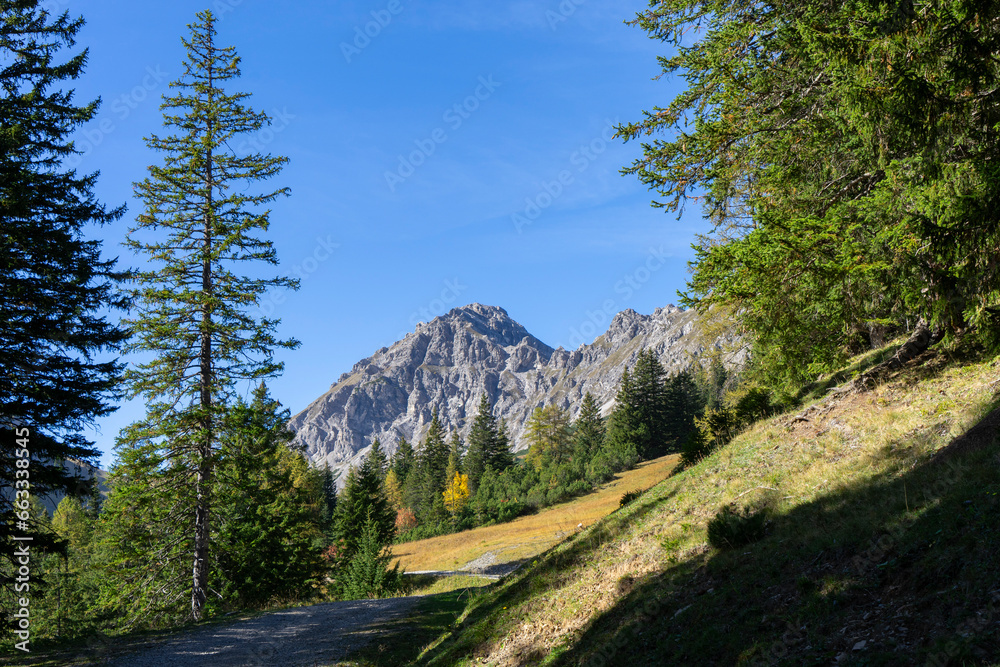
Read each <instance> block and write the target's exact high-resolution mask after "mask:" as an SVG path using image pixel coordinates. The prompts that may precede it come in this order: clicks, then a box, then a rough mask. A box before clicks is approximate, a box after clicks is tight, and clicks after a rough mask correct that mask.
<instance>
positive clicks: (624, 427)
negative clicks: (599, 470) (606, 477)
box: [602, 368, 650, 472]
mask: <svg viewBox="0 0 1000 667" xmlns="http://www.w3.org/2000/svg"><path fill="white" fill-rule="evenodd" d="M637 402H638V401H637V400H636V388H635V385H634V383H633V382H632V374H631V373H630V372H629V370H628V369H627V368H626V369H625V370H624V371H623V372H622V379H621V382H620V383H619V385H618V394H617V396H616V397H615V409H614V411H613V412H612V413H611V417H610V418H609V419H608V430H607V435H606V436H605V440H604V446H603V448H602V454H603V455H604V458H605V459H607V461H608V464H609V465H610V467H611V471H612V472H618V471H620V470H624V469H626V468H629V467H631V466H632V465H634V464H635V462H636V461H638V460H639V458H640V454H639V451H640V447H641V446H642V445H643V444H644V443H646V442H648V441H649V438H650V434H649V424H647V423H644V422H643V419H642V414H641V412H640V410H639V408H638V406H637Z"/></svg>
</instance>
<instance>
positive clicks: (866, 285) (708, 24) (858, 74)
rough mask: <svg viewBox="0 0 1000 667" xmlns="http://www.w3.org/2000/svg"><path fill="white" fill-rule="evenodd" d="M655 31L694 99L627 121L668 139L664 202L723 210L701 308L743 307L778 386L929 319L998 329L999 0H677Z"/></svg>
mask: <svg viewBox="0 0 1000 667" xmlns="http://www.w3.org/2000/svg"><path fill="white" fill-rule="evenodd" d="M636 24H637V25H639V26H640V27H641V28H643V29H644V30H646V31H647V32H648V33H649V35H650V37H652V38H654V39H658V40H663V41H665V42H666V43H667V44H668V46H669V47H670V48H671V50H673V51H674V55H673V56H671V57H665V58H663V59H661V61H660V62H661V64H662V66H663V69H664V73H665V74H668V75H669V74H680V75H681V76H682V77H683V80H684V82H685V84H686V89H685V90H683V91H682V92H681V93H680V94H678V95H677V96H676V97H674V99H673V100H672V101H670V102H669V103H668V104H667V105H666V106H665V107H660V106H657V107H655V108H654V109H653V110H652V111H650V112H647V113H646V114H645V117H644V119H642V120H641V121H639V122H635V123H632V124H628V125H626V126H623V127H622V128H620V131H621V134H622V136H624V137H626V138H627V139H638V138H640V137H647V136H649V135H660V136H659V137H657V138H654V139H650V140H644V143H643V156H642V157H641V158H639V159H638V160H636V161H635V162H634V163H633V165H632V166H631V167H629V168H628V169H626V172H627V173H634V174H636V175H637V176H638V177H639V178H640V180H642V181H643V182H644V183H646V184H647V185H648V186H649V187H650V188H652V189H655V190H657V191H658V193H659V195H660V199H659V201H657V202H655V203H654V204H655V205H656V206H665V207H667V208H668V209H669V210H674V211H678V210H680V209H681V208H682V207H683V205H684V204H685V202H686V201H688V200H690V199H691V198H692V196H693V197H696V198H697V199H698V200H699V201H700V202H702V203H703V204H704V207H705V208H704V211H705V214H706V215H707V216H708V217H709V218H710V220H711V221H712V223H713V230H712V232H711V233H710V234H709V235H707V236H704V237H701V238H699V239H698V242H697V244H696V260H695V262H694V263H693V269H694V270H693V275H692V278H691V281H690V283H689V291H688V292H687V293H686V294H685V295H684V299H683V301H684V303H685V304H688V305H696V306H698V307H700V308H702V309H707V308H708V307H710V306H712V305H714V304H719V305H723V306H725V307H726V308H727V309H729V310H731V311H732V312H734V313H736V316H737V318H738V320H739V322H740V324H741V325H742V326H743V327H744V328H745V329H746V330H747V331H748V332H749V334H750V337H751V338H752V340H753V342H754V351H753V358H754V359H755V362H754V368H755V369H756V370H757V372H758V373H760V374H761V375H762V376H763V378H764V379H765V380H767V381H768V382H773V383H778V382H787V381H794V382H799V381H802V380H804V379H807V378H810V377H812V376H814V374H815V373H816V372H818V371H822V370H825V369H829V368H831V367H832V366H834V365H835V364H838V363H840V362H841V361H842V360H843V358H844V357H845V356H846V355H847V354H849V353H852V352H856V351H858V350H859V349H864V348H865V347H869V346H871V345H877V344H880V341H882V340H883V339H884V337H885V333H886V332H887V331H889V332H892V331H894V330H895V331H902V330H904V329H905V328H906V327H907V326H908V325H911V324H913V323H914V322H918V323H921V324H925V323H926V324H929V326H930V328H938V329H939V330H941V331H944V332H947V331H958V330H961V329H963V328H964V327H966V326H967V325H969V324H974V325H978V326H979V327H980V329H981V330H986V331H989V330H995V329H996V325H997V324H998V322H1000V318H998V314H1000V264H998V263H997V262H996V261H995V257H996V255H997V252H998V250H1000V207H998V206H997V205H996V204H997V202H998V200H1000V172H998V170H997V169H995V168H994V167H993V166H992V165H994V164H996V162H997V158H998V146H1000V142H998V141H997V139H998V129H997V128H998V127H1000V94H998V93H997V81H998V80H1000V63H998V62H997V59H996V58H995V57H994V54H996V53H997V52H998V50H1000V8H998V6H997V5H996V4H995V3H981V2H976V1H974V0H955V1H954V2H934V1H931V0H914V1H913V2H907V3H874V4H873V3H828V2H818V1H816V0H805V1H803V2H779V3H765V4H761V3H744V2H729V1H717V0H676V1H674V0H671V1H670V2H656V3H650V8H649V9H648V10H647V11H645V12H643V13H642V14H641V15H640V16H639V17H638V19H637V21H636ZM917 332H918V333H919V334H920V335H919V336H918V337H917V338H915V340H914V342H915V345H914V346H913V347H911V348H910V349H911V350H919V349H921V348H922V347H926V345H927V341H929V340H930V339H931V336H930V335H929V332H927V327H926V326H921V325H919V324H918V326H917ZM907 354H910V352H907Z"/></svg>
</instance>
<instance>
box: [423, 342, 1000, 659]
mask: <svg viewBox="0 0 1000 667" xmlns="http://www.w3.org/2000/svg"><path fill="white" fill-rule="evenodd" d="M921 361H922V362H923V363H922V364H921V365H910V366H909V367H907V368H906V369H905V370H904V371H903V372H902V373H899V374H897V375H896V376H895V377H894V378H892V379H890V380H889V381H888V382H886V383H885V384H883V385H882V386H880V387H877V388H876V389H874V390H873V391H871V392H867V393H864V394H851V395H847V396H840V397H838V398H834V399H825V400H823V401H821V402H819V403H816V404H815V405H813V406H810V408H809V409H807V410H806V411H805V412H801V411H800V412H799V415H785V416H780V417H777V418H774V419H771V420H768V421H766V422H763V423H761V424H758V425H757V426H755V427H753V428H752V429H750V430H749V431H747V432H746V433H744V434H743V435H741V436H739V437H738V438H736V439H735V440H734V441H733V442H732V443H731V444H730V445H728V446H727V447H725V448H723V449H722V450H721V451H719V452H716V453H715V454H713V455H712V456H709V457H708V458H707V459H705V460H703V461H702V462H700V463H699V464H697V465H696V466H693V467H692V468H690V469H688V470H686V471H685V472H683V473H681V474H679V475H676V476H673V477H670V478H669V479H666V480H665V481H664V482H663V483H661V484H659V485H657V486H656V487H655V488H653V489H651V490H650V492H649V493H646V494H645V495H644V496H643V497H642V498H640V499H639V500H638V501H636V502H635V503H633V504H632V505H630V506H629V507H627V508H625V509H623V510H622V511H621V512H617V513H615V514H614V515H612V516H608V517H607V518H606V519H604V520H603V521H600V522H598V523H597V525H595V526H593V527H591V528H589V529H588V530H585V531H583V532H582V533H580V534H578V535H574V536H573V537H572V539H570V540H567V541H566V543H565V544H563V545H561V546H559V547H558V548H556V549H554V550H553V551H552V552H550V553H549V554H547V555H546V556H545V557H544V558H540V559H539V560H538V562H537V564H533V565H532V566H531V567H529V568H528V569H527V570H526V571H524V572H522V573H520V574H518V575H516V576H515V577H513V578H511V579H510V580H508V581H505V583H503V584H502V585H500V586H498V587H495V588H493V589H489V592H488V593H486V594H484V595H483V596H482V597H480V598H478V599H477V600H476V601H475V602H474V603H472V604H470V606H469V607H468V608H467V610H466V612H465V614H464V615H463V616H462V618H461V619H460V623H459V625H460V627H459V628H458V629H456V630H455V631H453V632H452V633H449V634H448V635H446V636H444V637H442V638H441V639H440V640H439V641H438V642H436V643H435V644H434V645H432V646H430V647H428V650H427V651H426V652H425V653H424V656H423V658H422V659H421V660H420V661H419V662H420V664H432V665H455V664H461V665H465V664H490V665H495V666H501V665H504V666H506V665H510V666H514V665H518V666H520V665H529V664H531V665H534V664H539V665H560V666H561V665H582V664H591V663H593V664H636V665H638V664H696V663H697V664H709V663H714V664H735V663H741V664H743V663H745V664H805V662H803V660H804V659H805V657H806V656H809V657H810V659H811V660H817V661H818V662H816V663H815V664H830V663H831V662H833V661H840V660H843V659H846V658H848V657H851V656H853V657H855V658H859V659H860V658H862V657H864V656H869V657H870V658H871V659H872V660H873V661H872V662H864V663H863V664H885V665H896V664H917V663H920V664H923V663H924V662H926V661H927V660H928V659H929V658H930V657H933V656H938V655H939V654H942V651H945V650H947V651H951V650H952V648H951V647H952V644H954V643H955V642H958V643H960V644H962V650H965V648H964V647H965V644H970V646H972V648H969V649H968V650H970V651H971V650H973V648H976V646H975V645H973V643H974V642H980V643H982V642H985V641H988V635H986V634H984V633H983V632H979V635H978V636H976V635H974V636H973V637H972V639H968V638H967V635H968V634H969V633H968V632H967V631H966V630H963V629H962V628H963V626H962V625H961V623H962V622H965V623H966V625H967V626H968V625H969V623H968V622H967V621H968V619H970V618H971V619H977V618H986V617H987V616H986V614H987V611H984V610H985V609H986V608H985V607H984V605H985V604H987V598H988V596H989V595H997V596H998V599H1000V575H998V574H997V570H998V567H997V565H998V563H997V562H995V561H997V553H996V546H997V544H998V543H1000V530H998V531H996V533H993V532H990V531H991V530H994V528H991V526H994V527H995V524H994V523H993V522H992V519H990V517H991V516H993V513H994V512H996V511H997V508H998V507H1000V505H998V503H1000V498H998V495H997V494H998V489H1000V471H998V469H997V465H996V463H997V462H1000V457H998V458H997V459H995V460H994V459H993V458H992V457H993V456H994V454H995V452H990V451H984V452H980V453H978V454H977V456H978V458H977V459H975V460H974V461H973V462H972V464H971V465H970V464H969V463H961V464H960V465H959V467H957V468H955V469H954V470H952V469H951V468H948V467H945V466H938V465H937V464H935V463H931V459H932V457H933V456H934V454H935V453H937V452H939V451H941V450H942V448H944V447H945V446H947V445H948V444H949V443H950V442H951V441H952V440H954V439H955V438H956V437H957V436H959V435H960V434H962V433H964V432H965V431H966V430H968V429H969V428H970V427H972V426H973V425H974V424H975V423H977V422H978V421H979V420H980V419H981V418H982V417H983V416H984V415H986V414H987V412H989V410H990V409H991V408H992V407H994V406H995V405H996V401H997V387H998V384H1000V381H997V380H996V377H997V370H998V368H1000V361H994V360H989V359H984V360H971V361H967V362H965V363H960V362H956V361H955V360H949V359H947V358H946V357H945V356H943V355H940V354H930V355H927V357H925V358H924V359H923V360H921ZM800 415H801V416H804V417H805V418H804V419H803V418H801V417H800ZM797 417H799V418H797ZM650 481H653V478H650ZM635 486H636V487H639V486H646V484H639V483H637V484H635ZM625 490H630V489H628V488H622V487H619V489H618V490H617V491H616V492H614V493H612V494H610V495H611V497H612V498H617V497H620V495H621V492H624V491H625ZM765 500H766V501H767V502H768V503H769V504H770V505H771V506H773V507H774V508H775V518H774V525H773V528H772V532H771V534H770V535H769V536H768V537H766V538H765V539H763V540H761V541H760V542H758V543H755V544H752V545H749V546H747V547H745V548H741V549H738V550H735V551H730V552H720V551H718V550H715V549H712V548H710V547H709V546H708V545H707V544H706V525H707V522H708V520H709V519H711V518H712V517H713V516H714V515H715V513H716V512H717V511H718V509H719V508H720V507H721V506H723V505H725V504H727V503H736V504H738V505H747V504H752V503H757V502H761V501H765ZM558 509H560V508H556V510H558ZM541 516H543V515H539V517H541ZM536 518H538V517H528V519H536ZM576 522H577V521H575V520H573V519H570V518H569V517H567V518H566V519H564V524H566V523H568V524H571V525H575V523H576ZM496 528H500V529H503V527H502V526H500V527H496ZM539 531H541V527H539ZM526 532H527V531H526ZM550 532H552V530H551V528H550ZM538 535H539V536H541V535H542V533H541V532H539V533H538ZM552 537H554V535H553V536H552ZM522 542H523V540H522ZM491 544H493V543H491V542H489V541H487V540H486V539H485V537H484V538H483V542H482V543H481V544H479V545H476V547H477V548H478V549H479V550H480V551H482V550H488V549H490V548H492V547H491ZM496 544H500V543H499V542H497V543H496ZM508 544H510V543H509V542H508ZM873 545H875V546H873ZM406 546H408V545H406ZM467 546H468V545H467ZM461 548H462V547H461V545H459V544H456V545H455V546H454V552H455V556H453V558H456V559H457V560H461V559H462V558H463V557H464V555H465V552H462V551H461ZM459 554H461V555H459ZM991 554H992V555H991ZM991 591H992V592H991ZM992 620H993V621H995V620H997V619H996V618H993V619H992ZM991 622H992V621H991ZM790 624H793V625H790ZM955 626H958V629H957V630H956V628H955ZM790 627H791V628H794V629H795V630H796V633H798V634H794V635H790V634H789V628H790ZM970 627H973V628H978V627H979V626H978V625H975V624H974V623H973V624H972V625H971V626H970ZM800 628H802V630H801V632H800V631H799V629H800ZM859 642H864V643H863V644H861V645H862V646H864V647H866V648H865V649H864V651H865V653H864V654H863V655H862V654H861V653H860V651H861V649H855V648H854V647H855V646H858V645H859ZM963 642H964V643H963ZM942 647H944V648H942ZM977 650H978V649H977ZM779 653H780V654H781V655H782V656H786V657H783V658H776V657H775V656H777V655H779ZM949 655H951V654H949ZM970 655H971V654H970ZM473 656H475V660H474V661H473V660H472V659H471V658H472V657H473ZM877 656H881V657H877ZM880 660H881V661H880ZM914 661H916V662H914ZM848 662H849V664H862V663H861V662H857V663H855V662H854V661H848ZM810 664H814V663H812V662H810ZM844 664H848V663H844ZM942 664H943V663H942ZM969 664H972V663H969ZM976 664H978V663H976Z"/></svg>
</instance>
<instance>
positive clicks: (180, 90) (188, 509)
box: [115, 11, 297, 619]
mask: <svg viewBox="0 0 1000 667" xmlns="http://www.w3.org/2000/svg"><path fill="white" fill-rule="evenodd" d="M197 18H198V20H197V22H196V23H195V24H193V25H191V26H190V27H191V36H190V38H189V39H185V40H183V43H184V46H185V48H186V51H187V58H186V60H185V62H184V71H183V74H182V75H181V78H180V79H179V80H177V81H175V82H173V83H171V84H170V86H171V89H172V90H173V91H174V94H173V95H171V96H168V97H165V98H164V101H163V103H162V105H161V108H162V109H163V112H164V123H165V125H166V127H167V129H168V132H169V134H168V135H167V136H158V135H153V136H151V137H150V138H149V139H148V140H147V144H148V146H149V147H150V148H151V149H152V150H156V151H159V152H161V153H163V154H164V162H163V164H162V165H161V166H151V167H150V168H149V176H148V178H147V179H146V180H144V181H142V182H140V183H138V184H136V193H137V195H138V196H139V197H140V198H141V199H142V201H143V203H144V205H145V210H144V211H143V213H141V214H140V215H139V216H138V218H137V220H136V225H135V226H134V227H133V229H132V230H131V231H130V232H129V235H128V239H127V245H128V246H129V247H130V248H132V249H133V250H135V251H137V252H142V253H145V254H146V255H148V257H149V260H150V262H151V264H150V266H149V268H147V269H146V270H143V271H140V272H138V273H137V274H136V275H135V277H134V286H133V288H132V289H131V296H132V298H133V299H134V301H135V304H136V310H135V312H134V314H133V315H132V316H131V319H130V320H129V321H128V324H129V326H130V327H131V329H132V331H133V333H134V339H133V341H132V343H131V346H130V350H131V351H135V352H151V353H152V354H153V355H154V356H153V358H152V360H150V361H146V362H143V363H140V364H137V365H136V366H135V367H133V368H132V369H131V370H130V372H129V374H128V380H129V383H130V391H131V395H133V396H140V395H141V396H143V397H144V398H145V399H146V401H147V414H146V417H145V419H143V420H141V421H139V422H137V423H136V424H133V425H132V426H130V427H129V428H128V429H126V430H125V431H124V432H123V433H122V436H121V438H120V441H119V445H118V450H119V455H120V464H119V466H118V470H117V475H116V483H117V487H116V489H115V492H116V493H118V494H129V493H136V494H137V495H139V496H141V495H144V494H147V493H155V494H157V495H161V496H166V497H169V498H170V503H169V504H168V505H166V507H169V508H170V509H169V511H167V510H166V509H164V514H163V515H162V516H160V517H159V520H160V521H161V522H165V523H166V524H169V525H171V526H175V527H180V528H181V529H182V532H186V533H187V534H188V535H189V537H188V538H186V539H185V540H184V542H185V549H186V550H187V551H188V557H189V558H190V559H191V561H192V562H193V565H192V566H191V568H190V572H191V581H190V585H189V587H188V589H189V592H190V600H191V602H190V615H191V617H192V618H194V619H199V618H201V617H202V616H203V611H204V606H205V601H206V598H207V595H208V574H209V571H210V569H211V566H212V563H211V553H210V541H209V537H210V534H211V513H212V487H213V477H214V473H215V460H216V450H217V445H218V442H219V433H218V430H219V419H220V412H221V410H222V407H223V405H224V404H225V403H226V402H227V401H228V400H230V399H231V398H232V396H233V395H234V385H235V384H236V383H237V382H240V381H260V380H261V379H264V378H267V377H271V376H274V375H276V374H277V373H279V372H280V370H281V364H280V363H278V362H276V361H275V360H274V359H273V356H272V355H273V351H274V350H275V348H294V347H295V346H296V345H297V343H296V342H295V341H292V340H279V339H278V338H276V337H275V334H274V331H275V328H276V325H277V321H276V320H272V319H268V318H266V317H265V318H260V319H258V318H257V317H256V316H255V315H254V312H253V311H254V310H256V309H254V306H255V305H256V304H257V303H258V302H259V300H260V298H261V296H262V295H263V294H264V293H265V292H266V291H268V290H270V289H272V288H275V287H288V288H295V287H297V281H294V280H291V279H288V278H261V277H246V276H244V275H239V274H237V273H235V272H234V268H235V267H239V268H243V267H245V266H247V264H254V263H256V264H263V265H274V264H277V258H276V255H275V252H274V249H273V247H272V245H271V243H270V242H269V241H268V240H266V239H265V238H263V237H262V236H260V234H262V233H264V232H266V231H267V229H268V226H269V222H270V221H269V211H268V210H267V208H266V207H267V206H268V205H269V204H270V203H271V202H273V201H274V200H275V199H277V198H278V197H281V196H284V195H286V194H287V193H288V191H287V189H286V188H279V189H274V190H265V191H264V192H262V193H254V192H253V191H252V190H250V189H249V186H250V185H252V184H253V183H254V182H256V181H260V180H265V179H269V178H271V177H273V176H275V175H277V174H278V172H279V171H280V170H281V168H282V166H283V165H284V163H285V162H286V159H285V158H278V157H272V156H270V155H261V154H251V155H247V156H242V157H241V156H237V155H235V154H234V153H233V152H232V151H231V150H230V149H229V145H230V144H231V143H233V141H234V140H235V139H237V138H238V137H239V136H241V135H245V134H248V133H254V132H257V131H258V130H260V129H261V128H262V127H264V126H265V125H267V124H268V123H269V122H270V120H269V118H268V117H267V115H266V114H263V113H258V112H255V111H253V110H252V109H250V108H249V107H248V106H246V102H247V98H248V97H249V94H247V93H236V92H230V91H228V90H226V88H225V86H227V85H229V84H231V82H232V81H233V80H234V79H236V78H237V77H238V76H239V75H240V69H239V64H240V59H239V58H238V57H237V55H236V53H235V50H234V49H233V48H232V47H225V48H223V47H220V46H219V45H218V44H217V43H216V28H215V17H214V16H213V15H212V13H211V12H209V11H205V12H201V13H199V14H198V16H197ZM142 487H145V488H142ZM182 489H183V491H181V490H182ZM168 494H176V495H172V496H170V495H168ZM119 507H121V505H119ZM159 529H160V528H159V527H158V528H157V530H159ZM161 555H164V556H165V555H166V554H161ZM176 555H177V554H172V556H173V557H176ZM147 558H148V554H146V555H143V556H142V557H141V562H140V563H135V562H130V563H128V564H129V566H130V567H131V568H135V567H146V562H147ZM123 565H124V563H123ZM157 590H159V591H160V592H159V593H157V595H159V596H160V597H163V598H164V599H171V600H173V599H176V596H177V590H176V589H175V588H173V587H171V588H169V589H163V588H159V589H157Z"/></svg>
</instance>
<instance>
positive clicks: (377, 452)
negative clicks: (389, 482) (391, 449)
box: [361, 438, 389, 483]
mask: <svg viewBox="0 0 1000 667" xmlns="http://www.w3.org/2000/svg"><path fill="white" fill-rule="evenodd" d="M361 465H362V467H365V466H367V469H365V470H362V476H363V477H366V478H369V477H370V478H371V479H376V478H377V479H378V480H379V482H380V483H384V482H385V475H386V473H387V472H388V471H389V461H388V460H387V459H386V457H385V452H383V451H382V443H381V442H379V439H378V438H375V441H374V442H372V446H371V449H370V450H369V451H368V455H367V456H365V460H364V462H363V463H362V464H361Z"/></svg>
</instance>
